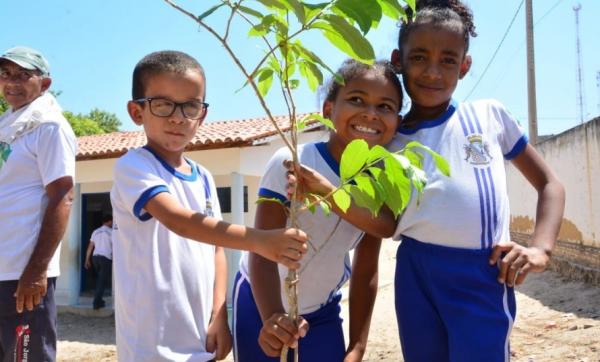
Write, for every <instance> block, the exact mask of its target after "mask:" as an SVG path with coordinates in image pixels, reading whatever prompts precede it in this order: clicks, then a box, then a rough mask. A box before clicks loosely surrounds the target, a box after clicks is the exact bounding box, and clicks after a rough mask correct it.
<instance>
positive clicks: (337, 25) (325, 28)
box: [311, 14, 375, 64]
mask: <svg viewBox="0 0 600 362" xmlns="http://www.w3.org/2000/svg"><path fill="white" fill-rule="evenodd" d="M311 28H313V29H320V30H321V32H322V33H323V35H324V36H325V37H326V38H327V39H328V40H329V41H330V42H331V43H332V44H333V45H334V46H336V47H337V48H338V49H340V50H341V51H343V52H344V53H346V54H347V55H349V56H351V57H352V58H354V59H356V60H359V61H361V62H363V63H367V64H373V60H374V58H375V52H374V51H373V47H371V44H370V43H369V41H368V40H367V39H366V38H365V37H364V36H363V35H362V34H361V33H360V32H359V31H358V30H357V29H356V28H354V27H353V26H352V25H350V24H349V23H348V22H347V21H346V20H345V19H344V18H342V17H341V16H337V15H331V14H328V15H324V16H323V17H322V20H318V21H315V22H314V23H313V24H312V26H311Z"/></svg>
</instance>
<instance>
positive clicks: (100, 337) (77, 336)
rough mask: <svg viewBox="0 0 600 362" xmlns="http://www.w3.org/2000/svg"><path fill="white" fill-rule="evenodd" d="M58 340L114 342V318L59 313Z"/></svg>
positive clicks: (92, 342) (96, 342) (95, 342)
mask: <svg viewBox="0 0 600 362" xmlns="http://www.w3.org/2000/svg"><path fill="white" fill-rule="evenodd" d="M58 340H59V341H69V342H81V343H91V344H105V345H106V344H115V318H114V316H108V317H82V316H81V315H76V314H72V313H59V315H58Z"/></svg>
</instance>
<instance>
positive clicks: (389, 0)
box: [377, 0, 406, 20]
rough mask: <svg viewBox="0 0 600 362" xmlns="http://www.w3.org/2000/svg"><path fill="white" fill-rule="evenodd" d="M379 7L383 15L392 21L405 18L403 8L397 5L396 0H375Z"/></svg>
mask: <svg viewBox="0 0 600 362" xmlns="http://www.w3.org/2000/svg"><path fill="white" fill-rule="evenodd" d="M377 1H378V2H379V5H380V6H381V10H382V11H383V14H384V15H385V16H387V17H389V18H392V19H394V20H399V19H401V18H402V19H404V18H406V12H405V11H404V8H403V7H402V6H401V5H400V4H399V3H398V1H397V0H377Z"/></svg>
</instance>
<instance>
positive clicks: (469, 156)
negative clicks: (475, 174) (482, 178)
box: [463, 134, 492, 166]
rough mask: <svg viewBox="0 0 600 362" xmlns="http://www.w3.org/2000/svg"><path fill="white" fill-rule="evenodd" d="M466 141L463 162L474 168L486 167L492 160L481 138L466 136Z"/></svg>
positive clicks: (487, 146) (480, 136) (475, 135)
mask: <svg viewBox="0 0 600 362" xmlns="http://www.w3.org/2000/svg"><path fill="white" fill-rule="evenodd" d="M467 140H468V141H469V143H467V144H466V145H464V146H463V147H464V150H465V154H466V155H465V161H467V162H468V163H470V164H471V165H476V166H481V165H488V164H489V163H490V161H491V160H492V155H491V154H490V147H489V144H488V143H487V142H485V141H484V140H483V136H482V135H479V134H473V135H470V136H467Z"/></svg>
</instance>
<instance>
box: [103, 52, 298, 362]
mask: <svg viewBox="0 0 600 362" xmlns="http://www.w3.org/2000/svg"><path fill="white" fill-rule="evenodd" d="M132 93H133V100H132V101H130V102H129V103H128V104H127V109H128V112H129V115H130V116H131V119H132V120H133V121H134V122H135V123H136V124H138V125H141V126H143V127H144V132H145V133H146V137H147V140H148V142H147V144H146V146H144V147H142V148H139V149H134V150H130V151H129V152H128V153H127V154H126V155H124V156H123V157H121V158H120V159H119V160H118V161H117V164H116V165H115V173H114V175H115V176H114V186H113V189H112V191H111V201H112V205H113V211H114V214H113V215H114V230H113V265H114V273H115V310H116V329H117V354H118V357H119V360H120V361H134V360H136V361H139V360H153V361H154V360H169V361H175V360H190V361H209V360H212V359H223V358H224V357H225V356H226V355H227V354H228V353H229V351H230V349H231V333H230V331H229V327H228V325H227V309H226V306H225V295H226V277H227V268H226V265H225V254H224V251H223V247H228V248H235V249H243V250H250V251H254V252H256V253H259V254H261V255H263V256H264V257H266V258H268V259H271V260H273V261H277V262H280V263H283V264H285V265H287V266H288V267H291V268H298V267H299V265H300V264H299V262H298V261H299V260H300V258H301V257H302V255H303V254H304V253H305V252H306V249H307V247H306V243H305V242H306V240H307V237H306V234H305V233H303V232H301V231H299V230H296V229H287V230H283V229H279V230H256V229H252V228H247V227H245V226H242V225H232V224H228V223H225V222H223V221H221V212H220V209H219V202H218V198H217V192H216V187H215V183H214V180H213V178H212V176H211V175H210V173H209V172H208V171H207V170H206V169H205V168H203V167H202V166H200V165H198V164H196V163H195V162H193V161H192V160H189V159H187V158H185V157H184V156H183V151H184V149H185V146H186V145H187V144H188V143H189V142H190V141H191V139H192V138H193V137H194V136H195V134H196V132H197V130H198V127H199V126H200V124H201V123H202V121H203V120H204V118H205V117H206V111H207V107H208V104H207V103H205V102H204V99H205V94H206V90H205V77H204V71H203V69H202V67H201V66H200V64H199V63H198V62H197V61H196V60H195V59H194V58H192V57H190V56H189V55H187V54H185V53H181V52H175V51H161V52H156V53H152V54H149V55H147V56H146V57H144V58H143V59H142V60H141V61H140V62H139V63H138V64H137V65H136V67H135V70H134V72H133V92H132Z"/></svg>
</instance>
